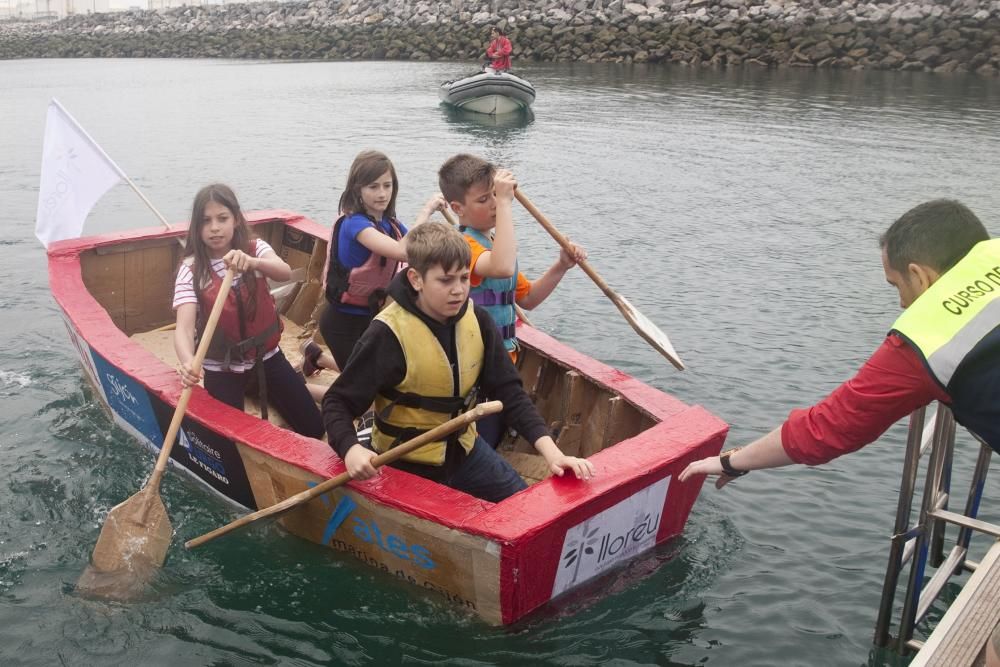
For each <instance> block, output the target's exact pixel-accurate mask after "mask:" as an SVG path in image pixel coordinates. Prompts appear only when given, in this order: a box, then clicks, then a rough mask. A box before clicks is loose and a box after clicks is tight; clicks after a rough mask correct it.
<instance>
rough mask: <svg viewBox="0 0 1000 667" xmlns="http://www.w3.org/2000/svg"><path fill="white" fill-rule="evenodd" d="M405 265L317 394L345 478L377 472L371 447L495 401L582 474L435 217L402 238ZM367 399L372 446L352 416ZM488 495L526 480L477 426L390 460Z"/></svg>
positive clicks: (454, 242) (457, 238)
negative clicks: (473, 297)
mask: <svg viewBox="0 0 1000 667" xmlns="http://www.w3.org/2000/svg"><path fill="white" fill-rule="evenodd" d="M406 250H407V258H408V261H409V267H408V268H407V270H406V271H405V272H403V273H400V274H399V275H397V276H396V278H395V279H394V280H393V282H392V283H391V284H390V286H389V296H391V297H392V299H393V301H394V303H392V304H391V305H390V306H388V307H387V308H385V309H384V310H383V311H382V312H381V313H379V314H378V315H377V316H376V317H375V319H374V321H373V322H372V324H371V326H369V327H368V329H367V330H366V331H365V333H364V334H363V335H362V336H361V339H360V340H359V341H358V343H357V345H356V346H355V348H354V351H353V352H352V353H351V356H350V358H349V359H348V361H347V365H346V366H345V367H344V369H343V372H342V373H341V374H340V376H339V377H338V378H337V380H336V381H335V382H334V383H333V385H331V386H330V390H329V391H328V392H327V394H326V396H325V397H324V399H323V421H324V424H325V425H326V430H327V434H328V435H329V438H330V444H331V445H332V446H333V448H334V449H335V450H336V451H337V453H338V454H339V455H340V456H341V458H342V459H344V463H345V465H346V466H347V471H348V473H350V475H351V477H352V478H354V479H359V480H363V479H368V478H370V477H372V476H373V475H376V474H378V471H377V470H376V469H375V468H374V467H373V466H372V464H371V459H372V458H374V457H375V456H376V454H377V453H378V452H383V451H386V450H388V449H390V448H392V447H393V446H395V445H396V444H399V443H401V442H403V441H405V440H408V439H410V438H412V437H415V436H416V435H418V434H419V433H422V432H424V431H427V430H430V429H431V428H433V427H434V426H437V425H438V424H442V423H444V422H445V421H447V420H449V419H451V418H452V417H454V416H456V415H457V414H459V413H461V412H463V411H465V410H468V409H469V408H470V407H471V406H473V405H475V403H476V400H477V396H478V395H483V394H485V395H488V396H490V397H491V398H493V399H496V400H499V401H502V402H503V404H504V413H503V414H504V416H505V419H506V420H507V422H508V423H509V424H511V426H513V427H514V428H516V429H517V431H518V432H519V433H521V434H522V435H523V436H524V438H525V439H526V440H527V441H528V442H531V443H533V444H534V446H535V449H537V450H538V452H539V453H540V454H541V455H542V456H543V457H544V458H545V460H546V461H547V462H548V464H549V467H550V469H551V471H552V473H553V474H555V475H559V476H561V475H563V474H565V473H566V471H571V472H572V473H573V474H574V475H576V477H577V478H580V479H589V478H590V477H591V476H592V475H593V473H594V468H593V465H592V464H591V463H590V462H589V461H587V460H585V459H580V458H577V457H574V456H566V455H564V454H563V453H562V452H561V451H559V448H558V447H556V444H555V442H554V441H553V440H552V437H551V435H550V434H549V432H548V428H547V427H546V425H545V422H544V420H543V419H542V417H541V415H539V414H538V411H537V410H536V409H535V406H534V404H533V403H532V402H531V399H530V398H529V397H528V395H527V394H526V393H525V391H524V387H523V386H522V384H521V379H520V376H519V375H518V373H517V369H515V368H514V364H513V363H512V362H511V360H510V357H509V356H508V354H507V351H506V349H505V348H504V346H503V342H502V340H501V338H500V334H499V332H498V331H497V328H496V325H495V324H494V322H493V320H492V319H491V318H490V315H489V313H487V312H486V311H485V310H484V309H482V308H480V307H477V306H475V305H474V304H473V303H472V302H471V301H470V300H469V276H470V268H469V265H470V260H471V251H470V249H469V245H468V243H466V241H465V239H464V238H463V237H462V235H461V234H460V233H459V232H458V231H457V230H455V229H453V228H452V227H450V226H449V225H446V224H443V223H425V224H423V225H420V226H419V227H416V228H415V229H413V230H412V231H411V232H410V233H409V234H408V235H407V240H406ZM372 403H374V405H375V425H374V428H373V430H372V442H371V448H367V447H365V446H363V445H361V444H360V443H359V442H358V440H357V435H356V433H355V428H354V419H355V417H357V416H358V415H361V414H362V413H364V412H365V411H366V410H367V409H368V408H369V406H371V405H372ZM392 465H393V466H394V467H396V468H400V469H403V470H406V471H408V472H411V473H414V474H417V475H420V476H421V477H425V478H428V479H431V480H434V481H437V482H440V483H442V484H446V485H448V486H450V487H452V488H455V489H457V490H459V491H463V492H465V493H468V494H469V495H472V496H475V497H477V498H482V499H484V500H488V501H490V502H499V501H500V500H503V499H504V498H507V497H509V496H510V495H512V494H514V493H516V492H517V491H520V490H521V489H523V488H525V483H524V481H523V480H522V479H521V477H520V476H519V475H518V474H517V472H516V471H515V470H514V469H513V468H512V467H511V466H510V464H509V463H507V462H506V461H505V460H504V459H503V458H502V457H501V456H500V455H499V454H497V453H496V451H494V450H493V448H492V447H490V446H489V445H488V444H487V443H485V442H484V441H483V440H482V438H480V437H479V436H478V434H477V431H476V427H475V424H472V425H470V426H469V428H467V429H466V430H465V431H463V432H459V433H456V434H453V435H451V436H450V437H449V438H447V439H446V440H443V441H438V442H434V443H431V444H429V445H426V446H424V447H422V448H421V449H419V450H417V451H416V452H414V453H413V454H412V455H409V456H407V457H404V458H403V459H402V460H401V461H399V462H397V463H394V464H392Z"/></svg>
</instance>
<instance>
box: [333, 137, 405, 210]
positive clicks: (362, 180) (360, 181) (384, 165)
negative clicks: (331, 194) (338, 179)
mask: <svg viewBox="0 0 1000 667" xmlns="http://www.w3.org/2000/svg"><path fill="white" fill-rule="evenodd" d="M387 171H388V172H389V173H390V174H391V175H392V197H390V198H389V205H388V206H387V207H386V209H385V215H386V216H388V217H390V218H395V217H396V195H397V194H399V179H398V178H397V177H396V168H395V167H393V166H392V162H391V161H390V160H389V158H388V157H386V155H385V153H381V152H379V151H361V152H360V153H358V156H357V157H356V158H354V162H352V163H351V171H350V172H348V174H347V187H345V188H344V192H343V194H341V195H340V205H339V207H338V208H339V209H340V213H341V215H351V214H352V213H366V211H365V203H364V201H362V199H361V188H363V187H365V186H366V185H368V184H369V183H374V182H375V181H376V180H378V178H379V176H381V175H382V174H384V173H385V172H387Z"/></svg>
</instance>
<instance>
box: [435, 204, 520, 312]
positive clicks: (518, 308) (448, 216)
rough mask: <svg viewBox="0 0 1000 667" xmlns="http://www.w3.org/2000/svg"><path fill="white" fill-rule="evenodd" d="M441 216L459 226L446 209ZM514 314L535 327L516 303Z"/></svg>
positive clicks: (450, 223)
mask: <svg viewBox="0 0 1000 667" xmlns="http://www.w3.org/2000/svg"><path fill="white" fill-rule="evenodd" d="M441 215H443V216H444V219H445V220H447V221H448V224H449V225H451V226H452V227H458V226H459V225H458V220H456V219H455V216H453V215H452V214H451V211H449V210H448V209H444V210H443V211H441ZM514 312H515V313H517V316H518V318H520V320H521V321H522V322H524V323H525V324H527V325H528V326H529V327H533V326H535V325H534V324H532V323H531V320H529V319H528V315H527V314H526V313H525V312H524V309H523V308H521V306H519V305H517V304H516V303H515V304H514Z"/></svg>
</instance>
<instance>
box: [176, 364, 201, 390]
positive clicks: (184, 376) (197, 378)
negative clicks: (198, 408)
mask: <svg viewBox="0 0 1000 667" xmlns="http://www.w3.org/2000/svg"><path fill="white" fill-rule="evenodd" d="M177 374H178V375H180V376H181V384H183V385H184V386H185V387H193V386H194V385H196V384H198V383H199V382H201V373H197V374H196V373H194V372H193V371H192V370H191V362H190V361H188V362H187V363H184V362H181V363H179V364H177Z"/></svg>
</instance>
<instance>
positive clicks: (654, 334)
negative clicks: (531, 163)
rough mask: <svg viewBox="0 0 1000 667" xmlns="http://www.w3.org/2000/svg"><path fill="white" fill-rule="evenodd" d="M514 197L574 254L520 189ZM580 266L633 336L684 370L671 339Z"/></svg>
mask: <svg viewBox="0 0 1000 667" xmlns="http://www.w3.org/2000/svg"><path fill="white" fill-rule="evenodd" d="M514 196H515V197H516V198H517V201H519V202H521V205H522V206H524V208H526V209H527V210H528V212H529V213H531V215H533V216H534V217H535V220H537V221H538V223H539V224H540V225H541V226H542V227H544V228H545V231H547V232H548V233H549V234H550V235H551V236H552V238H554V239H555V240H556V242H558V243H559V245H560V246H562V248H563V250H565V251H566V252H568V253H570V254H572V253H573V245H572V244H571V243H570V242H569V241H568V240H567V239H566V237H565V236H563V235H562V233H560V231H559V230H558V229H556V227H555V225H553V224H552V223H551V222H549V221H548V219H547V218H546V217H545V216H544V215H542V212H541V211H539V210H538V209H537V208H536V207H535V205H534V204H532V203H531V200H530V199H528V198H527V197H526V196H525V194H524V193H523V192H522V191H521V188H517V189H516V190H514ZM579 265H580V268H581V269H583V271H584V273H586V274H587V275H588V276H590V279H591V280H593V281H594V282H595V283H597V286H598V287H600V288H601V291H602V292H604V294H605V296H607V297H608V298H609V299H611V301H612V302H613V303H614V304H615V306H617V307H618V310H619V311H621V314H622V315H624V316H625V319H626V320H628V323H629V324H630V325H632V328H633V329H635V331H636V333H638V334H639V335H640V336H642V337H643V338H645V339H646V342H647V343H649V344H650V345H652V346H653V347H654V348H656V351H657V352H659V353H660V354H662V355H663V356H664V357H666V358H667V360H668V361H669V362H670V363H672V364H673V365H674V366H676V367H677V370H681V371H682V370H684V364H683V363H682V362H681V359H680V357H678V356H677V352H676V351H675V350H674V346H673V345H671V344H670V339H669V338H667V334H665V333H663V332H662V331H660V329H659V328H658V327H657V326H656V325H655V324H653V323H652V322H650V321H649V319H648V318H647V317H646V316H645V315H643V314H642V313H640V312H639V311H638V310H637V309H636V307H635V306H633V305H632V304H631V303H629V302H628V301H627V300H626V299H625V297H623V296H621V295H620V294H618V293H617V292H615V291H614V290H613V289H611V288H610V287H608V284H607V283H606V282H604V279H603V278H601V276H600V275H598V273H597V271H594V269H593V268H592V267H591V266H590V264H589V263H587V261H586V260H584V261H582V262H579Z"/></svg>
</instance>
